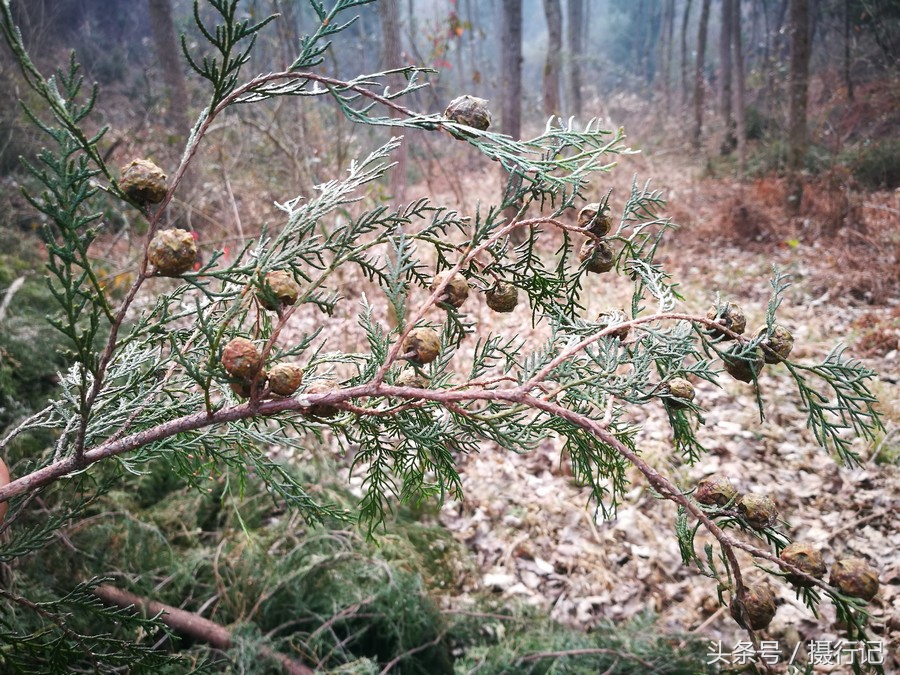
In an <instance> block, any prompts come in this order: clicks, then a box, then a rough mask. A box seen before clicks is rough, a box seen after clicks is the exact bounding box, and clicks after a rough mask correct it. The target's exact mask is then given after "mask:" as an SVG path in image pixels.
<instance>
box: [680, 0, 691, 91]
mask: <svg viewBox="0 0 900 675" xmlns="http://www.w3.org/2000/svg"><path fill="white" fill-rule="evenodd" d="M690 18H691V0H685V3H684V14H682V16H681V105H686V104H687V102H688V91H690V84H689V83H688V40H687V34H688V21H689V20H690Z"/></svg>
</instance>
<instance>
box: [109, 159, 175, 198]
mask: <svg viewBox="0 0 900 675" xmlns="http://www.w3.org/2000/svg"><path fill="white" fill-rule="evenodd" d="M119 187H120V188H121V189H122V192H124V193H125V194H126V195H128V198H129V199H130V200H131V201H133V202H137V203H138V204H159V203H160V202H161V201H162V200H163V197H165V196H166V192H167V191H168V188H167V187H166V174H165V173H163V170H162V169H160V168H159V167H158V166H156V164H154V163H153V162H151V161H150V160H148V159H135V160H132V161H131V162H130V163H128V164H126V165H125V166H123V167H122V177H121V178H120V179H119Z"/></svg>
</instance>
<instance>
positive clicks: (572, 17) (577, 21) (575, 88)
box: [566, 0, 584, 117]
mask: <svg viewBox="0 0 900 675" xmlns="http://www.w3.org/2000/svg"><path fill="white" fill-rule="evenodd" d="M567 8H568V17H567V21H568V26H567V30H566V33H567V34H568V42H569V44H568V50H567V51H568V52H569V107H570V110H569V113H570V114H572V115H574V116H575V117H581V105H582V104H581V54H582V47H581V45H582V42H581V38H582V36H583V35H584V30H583V28H584V27H583V26H582V24H583V22H584V4H583V2H582V0H569V1H568V3H567Z"/></svg>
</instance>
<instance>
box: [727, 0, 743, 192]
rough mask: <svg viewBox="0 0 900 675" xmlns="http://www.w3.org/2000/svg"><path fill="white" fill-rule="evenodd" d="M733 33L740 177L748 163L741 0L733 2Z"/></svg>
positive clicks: (735, 110) (733, 0)
mask: <svg viewBox="0 0 900 675" xmlns="http://www.w3.org/2000/svg"><path fill="white" fill-rule="evenodd" d="M731 34H732V37H733V38H734V113H735V122H736V123H737V153H738V177H739V178H743V177H744V169H745V167H746V164H747V103H746V101H745V91H746V85H745V77H744V41H743V38H742V36H741V0H732V3H731Z"/></svg>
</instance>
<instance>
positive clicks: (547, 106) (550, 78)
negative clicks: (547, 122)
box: [544, 0, 562, 117]
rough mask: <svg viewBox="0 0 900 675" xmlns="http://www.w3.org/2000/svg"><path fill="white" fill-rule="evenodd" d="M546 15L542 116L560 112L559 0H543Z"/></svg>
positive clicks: (560, 38) (560, 25)
mask: <svg viewBox="0 0 900 675" xmlns="http://www.w3.org/2000/svg"><path fill="white" fill-rule="evenodd" d="M544 15H545V16H546V17H547V58H546V60H545V61H544V116H545V117H549V116H550V115H557V116H559V114H560V107H559V70H560V68H559V66H560V57H561V54H562V6H561V5H560V0H544Z"/></svg>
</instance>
